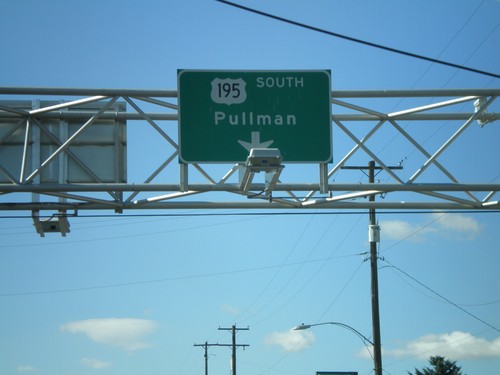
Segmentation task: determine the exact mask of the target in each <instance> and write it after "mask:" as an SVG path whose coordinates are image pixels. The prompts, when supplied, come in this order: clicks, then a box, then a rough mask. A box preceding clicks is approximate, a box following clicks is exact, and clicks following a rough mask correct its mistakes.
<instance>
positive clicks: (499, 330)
mask: <svg viewBox="0 0 500 375" xmlns="http://www.w3.org/2000/svg"><path fill="white" fill-rule="evenodd" d="M383 261H384V262H386V263H387V264H388V267H392V268H394V269H396V270H397V271H399V272H401V273H402V274H403V275H405V276H406V277H408V278H409V279H411V280H413V281H414V282H416V283H417V284H418V285H420V286H422V287H423V288H425V289H426V290H428V291H429V292H431V293H433V294H435V295H436V296H438V297H439V298H440V299H442V300H444V301H445V302H446V303H448V304H450V305H452V306H453V307H455V308H457V309H458V310H460V311H462V312H464V313H465V314H467V315H469V316H470V317H472V318H474V319H475V320H477V321H479V322H481V323H482V324H484V325H486V326H488V327H489V328H491V329H493V330H495V331H497V332H500V328H497V327H495V326H494V325H492V324H490V323H488V322H487V321H485V320H484V319H481V318H480V317H478V316H477V315H475V314H473V313H471V312H470V311H468V310H467V309H465V308H463V307H462V306H460V305H459V304H457V303H455V302H453V301H451V300H450V299H448V298H446V297H445V296H443V295H442V294H441V293H438V292H437V291H435V290H434V289H432V288H430V287H429V286H427V285H425V284H424V283H423V282H421V281H419V280H417V279H416V278H415V277H413V276H411V275H410V274H409V273H408V272H406V271H403V270H402V269H401V268H399V267H397V266H395V265H394V264H392V263H391V262H389V261H388V260H386V259H383Z"/></svg>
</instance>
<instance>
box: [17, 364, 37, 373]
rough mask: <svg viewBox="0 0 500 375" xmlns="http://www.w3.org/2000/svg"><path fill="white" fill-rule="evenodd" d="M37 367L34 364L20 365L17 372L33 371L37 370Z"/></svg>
mask: <svg viewBox="0 0 500 375" xmlns="http://www.w3.org/2000/svg"><path fill="white" fill-rule="evenodd" d="M35 370H36V369H35V368H34V367H33V366H29V365H20V366H17V372H32V371H35Z"/></svg>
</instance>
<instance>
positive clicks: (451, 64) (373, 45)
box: [215, 0, 500, 78]
mask: <svg viewBox="0 0 500 375" xmlns="http://www.w3.org/2000/svg"><path fill="white" fill-rule="evenodd" d="M215 1H217V2H219V3H223V4H226V5H230V6H233V7H235V8H239V9H242V10H244V11H247V12H251V13H255V14H258V15H261V16H264V17H268V18H271V19H273V20H276V21H280V22H285V23H288V24H290V25H294V26H298V27H302V28H305V29H308V30H312V31H316V32H319V33H322V34H326V35H329V36H333V37H336V38H341V39H345V40H348V41H350V42H354V43H359V44H363V45H366V46H369V47H374V48H378V49H382V50H384V51H388V52H393V53H397V54H400V55H404V56H408V57H413V58H416V59H420V60H425V61H430V62H433V63H436V64H440V65H445V66H448V67H452V68H457V69H461V70H466V71H469V72H472V73H478V74H482V75H486V76H489V77H494V78H500V75H498V74H495V73H491V72H487V71H484V70H479V69H474V68H470V67H467V66H464V65H460V64H455V63H451V62H448V61H443V60H439V59H434V58H432V57H428V56H423V55H419V54H416V53H413V52H408V51H403V50H400V49H397V48H392V47H388V46H384V45H381V44H377V43H373V42H368V41H366V40H362V39H358V38H353V37H350V36H347V35H343V34H339V33H335V32H333V31H329V30H325V29H321V28H319V27H315V26H311V25H307V24H305V23H302V22H297V21H293V20H290V19H287V18H283V17H280V16H276V15H274V14H270V13H266V12H263V11H260V10H257V9H253V8H249V7H246V6H243V5H240V4H236V3H233V2H230V1H227V0H215Z"/></svg>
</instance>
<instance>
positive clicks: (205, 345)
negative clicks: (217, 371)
mask: <svg viewBox="0 0 500 375" xmlns="http://www.w3.org/2000/svg"><path fill="white" fill-rule="evenodd" d="M194 346H202V347H203V348H204V349H205V375H208V347H209V346H220V345H219V344H209V343H208V342H207V341H205V343H204V344H194Z"/></svg>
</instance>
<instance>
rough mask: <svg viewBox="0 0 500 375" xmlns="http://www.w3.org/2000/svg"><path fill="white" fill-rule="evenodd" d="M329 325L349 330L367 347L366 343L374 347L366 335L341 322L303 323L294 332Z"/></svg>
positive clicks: (294, 328)
mask: <svg viewBox="0 0 500 375" xmlns="http://www.w3.org/2000/svg"><path fill="white" fill-rule="evenodd" d="M327 324H331V325H335V326H339V327H342V328H345V329H348V330H349V331H351V332H353V333H355V334H356V335H357V336H358V337H359V338H360V339H361V341H363V343H364V344H365V346H366V343H368V344H370V345H371V346H373V345H374V344H373V342H372V341H371V340H370V339H369V338H368V337H366V336H365V335H363V334H362V333H361V332H359V331H358V330H357V329H354V328H353V327H351V326H349V325H347V324H344V323H340V322H325V323H316V324H304V323H302V324H300V325H298V326H295V327H293V328H292V329H293V330H294V331H301V330H304V329H309V328H311V327H315V326H324V325H327Z"/></svg>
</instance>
